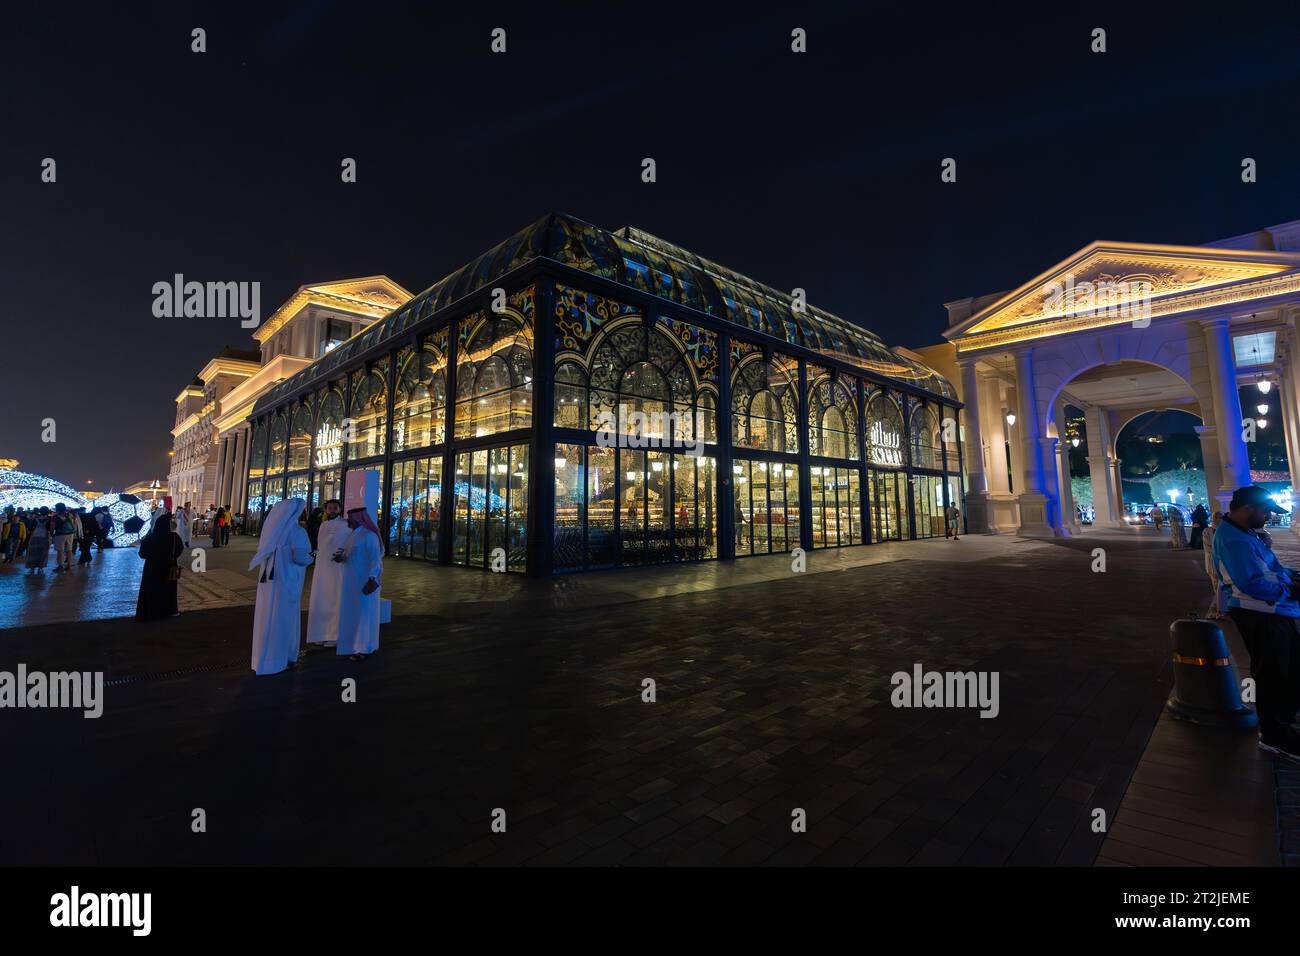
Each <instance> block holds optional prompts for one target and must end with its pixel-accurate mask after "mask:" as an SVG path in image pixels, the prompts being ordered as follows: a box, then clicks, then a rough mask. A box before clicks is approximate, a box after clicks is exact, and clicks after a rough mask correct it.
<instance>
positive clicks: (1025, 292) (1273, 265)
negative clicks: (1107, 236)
mask: <svg viewBox="0 0 1300 956" xmlns="http://www.w3.org/2000/svg"><path fill="white" fill-rule="evenodd" d="M1277 279H1288V280H1292V281H1290V282H1286V283H1282V284H1280V285H1279V284H1277V283H1272V282H1271V281H1270V280H1277ZM1274 286H1277V287H1276V288H1275V287H1274ZM1293 287H1294V288H1300V253H1295V252H1274V251H1252V250H1241V249H1216V248H1210V247H1204V246H1153V245H1139V244H1135V243H1121V242H1094V243H1091V244H1090V245H1088V246H1086V247H1085V248H1084V249H1082V250H1080V251H1079V252H1078V253H1076V254H1075V255H1073V256H1071V257H1069V258H1068V259H1066V260H1064V261H1063V262H1060V263H1058V264H1057V265H1055V266H1053V267H1052V268H1051V269H1049V270H1047V271H1046V272H1043V273H1041V274H1040V275H1038V276H1036V277H1034V278H1033V279H1031V280H1029V281H1028V282H1026V283H1025V284H1024V285H1022V286H1020V287H1019V288H1017V289H1015V290H1014V291H1012V292H1010V293H1008V294H1007V295H1005V296H1002V297H1001V298H999V299H997V300H996V301H994V302H992V303H991V304H989V305H988V306H986V307H985V308H983V309H981V310H979V311H978V312H976V313H975V314H973V315H971V316H970V317H969V318H967V319H965V320H963V321H961V322H959V323H957V324H956V325H954V326H952V327H951V328H950V329H948V331H947V332H945V333H944V334H945V336H946V337H947V338H948V339H950V340H952V341H954V342H956V343H957V347H958V348H959V349H975V348H985V347H990V346H996V345H1002V344H1008V343H1010V342H1015V341H1022V340H1025V339H1032V338H1041V337H1043V336H1047V335H1059V334H1063V333H1066V332H1074V331H1079V330H1081V329H1086V328H1095V327H1100V326H1105V325H1115V324H1120V323H1132V322H1134V321H1138V320H1141V319H1144V318H1151V317H1153V316H1157V315H1167V314H1170V313H1173V312H1179V311H1186V310H1189V309H1195V308H1203V307H1205V306H1206V305H1210V304H1214V303H1215V302H1225V303H1226V302H1232V301H1237V300H1239V299H1246V298H1251V297H1257V296H1258V297H1262V296H1266V295H1271V294H1277V293H1278V292H1280V291H1293ZM1234 290H1235V291H1236V292H1238V293H1240V295H1234V294H1233V293H1234Z"/></svg>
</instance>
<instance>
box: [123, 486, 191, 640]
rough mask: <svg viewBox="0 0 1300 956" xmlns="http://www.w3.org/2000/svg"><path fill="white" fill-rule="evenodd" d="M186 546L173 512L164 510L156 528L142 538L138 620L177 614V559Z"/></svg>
mask: <svg viewBox="0 0 1300 956" xmlns="http://www.w3.org/2000/svg"><path fill="white" fill-rule="evenodd" d="M183 548H184V545H182V544H181V536H180V535H178V534H177V533H176V532H175V531H174V530H172V516H171V512H170V511H164V512H163V513H162V514H160V515H159V516H158V520H157V521H155V522H154V523H153V530H152V531H150V532H149V534H148V535H146V536H145V537H144V538H142V539H141V540H140V557H141V558H142V559H143V560H144V573H143V574H141V575H140V599H139V600H138V601H136V603H135V619H136V620H137V621H153V620H157V619H159V618H164V617H176V616H177V615H178V614H180V610H179V609H178V608H177V606H176V584H177V581H178V579H179V572H178V566H177V564H176V559H177V558H179V557H180V554H181V551H182V549H183Z"/></svg>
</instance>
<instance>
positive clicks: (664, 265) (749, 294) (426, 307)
mask: <svg viewBox="0 0 1300 956" xmlns="http://www.w3.org/2000/svg"><path fill="white" fill-rule="evenodd" d="M537 258H547V259H552V260H554V261H555V262H560V263H563V264H564V265H568V266H572V267H574V268H576V269H581V270H582V271H583V272H589V273H591V274H593V275H598V276H601V277H603V278H605V279H609V280H612V281H614V282H618V283H620V284H622V285H626V286H631V287H632V288H634V289H640V290H641V291H643V292H647V293H649V294H651V295H656V296H659V297H661V298H664V299H668V300H670V301H673V302H677V303H679V304H681V305H686V306H690V307H692V308H695V309H698V310H700V311H701V312H704V313H707V314H709V315H713V316H717V317H718V318H721V319H726V320H729V321H731V322H733V323H735V324H736V325H739V326H742V327H744V328H747V329H751V330H753V331H755V332H762V333H764V334H766V335H770V336H773V337H774V338H777V339H781V340H783V341H786V342H789V343H791V344H792V345H800V346H803V347H804V348H808V349H812V350H813V351H817V352H823V353H825V354H827V355H831V356H834V357H835V358H838V359H840V360H842V361H845V362H849V363H852V364H854V365H857V366H859V367H860V368H864V369H868V370H870V371H872V372H875V373H876V374H878V375H883V376H886V377H888V378H891V379H894V380H895V381H898V382H906V383H907V384H909V385H913V386H915V387H917V388H922V389H925V390H926V391H929V392H932V393H933V394H936V395H942V396H944V397H947V398H952V399H955V398H956V397H957V393H956V392H955V390H954V389H953V387H952V385H951V384H950V383H949V382H948V381H947V380H946V379H944V378H943V376H941V375H939V374H938V373H937V372H935V371H934V370H933V369H931V368H929V367H928V366H926V365H923V364H922V363H920V362H917V361H915V360H913V359H910V358H908V357H906V356H903V355H899V354H897V353H895V352H893V351H891V350H890V349H889V347H888V346H887V345H885V343H884V342H883V341H882V340H881V339H880V338H879V337H878V336H877V335H876V334H875V333H874V332H869V331H868V330H866V329H864V328H862V327H861V326H858V325H854V324H853V323H851V322H846V321H845V320H843V319H841V318H839V317H838V316H835V315H832V314H831V313H829V312H826V311H824V310H822V309H818V308H816V307H815V306H811V305H810V306H806V307H805V309H804V310H803V311H802V312H801V313H796V312H795V310H794V304H793V299H792V298H791V296H790V295H789V294H788V293H785V292H780V291H778V290H776V289H773V288H771V287H769V286H766V285H763V284H762V283H761V282H757V281H755V280H754V279H751V278H749V277H748V276H744V275H741V274H740V273H738V272H733V271H731V270H730V269H728V268H726V267H725V266H720V265H718V264H717V263H715V262H711V261H709V260H708V259H703V258H701V257H699V256H697V255H695V254H694V253H693V252H689V251H687V250H686V249H683V248H681V247H680V246H675V245H673V244H672V243H669V242H665V241H664V240H663V239H659V238H657V237H656V236H652V235H650V234H649V233H647V232H642V231H641V230H640V229H635V228H633V227H631V226H625V227H624V228H622V229H619V230H618V231H617V232H609V231H607V230H604V229H601V228H599V227H597V226H593V225H591V224H590V223H587V222H583V221H582V220H581V219H575V218H573V217H572V216H566V215H564V214H562V213H551V214H550V215H548V216H544V217H543V218H541V219H539V220H537V221H536V222H535V223H533V224H532V225H530V226H528V227H526V228H524V229H521V230H520V231H519V232H517V233H515V234H514V235H513V236H511V237H510V238H509V239H506V240H505V241H504V242H501V243H499V244H498V245H496V246H495V247H493V248H492V249H490V250H488V251H487V252H485V253H484V254H483V255H481V256H479V257H478V258H477V259H475V260H474V261H472V262H470V263H469V264H468V265H466V266H464V267H463V268H461V269H459V270H457V271H456V272H453V273H452V274H451V275H449V276H447V277H446V278H445V279H442V280H441V281H440V282H436V283H434V284H433V285H432V286H430V287H429V288H428V289H426V290H425V291H423V292H421V293H420V294H419V295H417V296H415V297H414V298H413V299H411V300H410V301H409V302H407V303H406V304H405V305H403V306H401V307H400V308H397V309H395V310H394V311H392V312H390V313H389V314H388V315H387V316H385V317H384V318H383V319H380V320H379V321H378V322H376V323H375V324H374V325H372V326H370V327H369V328H368V329H366V330H365V331H363V332H361V333H359V334H357V335H355V336H353V337H352V338H350V339H348V341H346V342H344V343H343V344H342V345H340V346H338V347H337V348H335V349H334V350H333V351H331V352H330V353H328V354H327V355H325V356H324V357H323V358H321V359H320V360H319V361H316V362H314V363H312V364H311V365H309V366H308V367H307V368H305V369H303V370H302V371H301V372H299V373H298V374H297V375H295V376H293V377H292V378H289V379H286V380H285V381H283V382H281V383H280V384H278V385H276V386H275V387H274V388H273V389H271V390H270V391H268V392H267V393H266V394H265V395H263V396H262V397H261V398H260V399H258V401H257V404H256V407H255V408H254V412H255V413H256V412H259V411H261V410H262V409H264V408H267V407H269V406H272V405H276V404H278V403H279V402H280V401H281V400H283V399H284V398H286V397H288V396H289V395H290V394H292V393H295V392H297V391H298V390H300V389H301V388H303V387H305V386H307V385H309V384H314V383H316V382H318V381H320V380H324V379H328V378H331V377H334V376H335V375H336V373H337V372H338V371H339V370H341V369H343V368H345V367H346V366H348V365H349V364H350V363H351V361H352V360H353V359H354V358H355V357H356V356H358V355H360V354H362V353H364V352H368V351H369V350H370V349H371V348H373V347H374V346H376V345H378V344H379V343H381V342H384V341H387V340H389V339H392V338H395V337H397V336H400V335H401V334H402V333H403V332H405V331H406V330H407V329H409V328H410V327H411V326H412V325H413V324H415V323H417V322H421V321H423V320H424V319H427V318H428V317H429V316H431V315H433V314H434V313H435V312H438V311H440V310H441V309H443V308H446V307H447V306H449V305H451V304H452V303H454V302H456V301H458V300H459V299H462V298H464V297H465V296H467V295H469V294H470V293H472V292H475V291H476V290H478V289H481V288H483V287H484V286H486V285H488V284H489V283H491V282H492V281H494V280H495V279H497V278H498V277H500V276H503V275H505V274H506V273H507V272H510V271H511V270H512V269H515V268H517V267H518V266H521V265H523V264H524V263H526V262H529V261H530V260H532V259H537Z"/></svg>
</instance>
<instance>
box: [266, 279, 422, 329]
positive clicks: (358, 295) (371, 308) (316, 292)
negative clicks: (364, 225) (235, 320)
mask: <svg viewBox="0 0 1300 956" xmlns="http://www.w3.org/2000/svg"><path fill="white" fill-rule="evenodd" d="M411 296H412V293H411V292H410V291H408V290H407V289H404V288H402V287H401V286H400V285H398V284H397V283H396V282H394V281H393V280H392V279H390V278H388V277H387V276H366V277H364V278H360V279H338V280H336V281H333V282H315V283H312V284H311V285H304V286H299V287H298V291H297V292H295V293H294V294H293V295H292V296H290V297H289V299H288V301H286V302H285V303H284V304H283V305H281V306H280V307H279V308H278V309H276V310H275V312H274V313H272V314H271V316H270V317H269V318H267V320H266V321H265V322H263V323H262V324H261V325H260V326H258V328H257V331H256V332H254V333H253V338H255V339H257V341H259V342H265V341H266V340H267V339H269V338H270V337H271V336H272V335H274V334H275V333H276V332H278V331H279V330H280V329H282V328H283V327H284V326H285V324H286V323H287V322H289V321H290V320H291V319H293V317H294V316H295V315H297V314H298V313H299V312H301V311H302V310H303V309H305V308H306V307H307V306H309V305H318V306H323V307H325V308H328V309H337V310H338V311H340V312H349V313H351V314H353V315H362V316H366V317H368V318H372V319H379V318H382V317H383V316H385V315H387V314H388V313H389V312H392V311H393V310H394V309H396V308H398V307H399V306H401V305H403V304H404V303H406V302H407V301H408V300H409V299H410V298H411Z"/></svg>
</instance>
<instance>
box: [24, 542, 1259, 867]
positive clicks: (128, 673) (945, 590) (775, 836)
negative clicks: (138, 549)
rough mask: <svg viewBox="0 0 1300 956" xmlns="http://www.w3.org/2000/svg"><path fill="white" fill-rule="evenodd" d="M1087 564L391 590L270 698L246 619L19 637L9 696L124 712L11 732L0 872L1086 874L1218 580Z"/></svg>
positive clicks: (1118, 554) (1066, 561) (1131, 564)
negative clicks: (223, 867) (1101, 811)
mask: <svg viewBox="0 0 1300 956" xmlns="http://www.w3.org/2000/svg"><path fill="white" fill-rule="evenodd" d="M1098 540H1100V539H1098ZM1088 543H1089V542H1087V541H1077V542H1072V543H1067V544H1065V545H1064V546H1062V545H1055V544H1050V543H1043V542H1028V541H1023V540H1019V539H1013V538H964V539H963V540H962V541H961V542H959V543H953V542H944V541H934V542H914V543H909V544H904V545H897V546H889V547H888V548H884V547H882V548H861V549H854V550H853V551H850V552H845V553H840V554H834V555H823V556H817V555H814V558H815V559H816V558H818V557H820V558H822V560H821V561H816V560H815V561H814V566H815V567H819V568H822V569H826V572H825V573H810V574H804V575H795V574H791V573H790V572H789V567H788V562H787V561H786V559H784V558H775V559H770V558H769V559H752V558H751V559H747V560H744V561H739V562H736V564H735V565H734V566H732V567H723V566H718V567H717V568H712V569H707V570H706V571H705V577H711V583H710V586H704V585H702V584H701V583H700V574H699V571H700V569H689V568H670V569H660V570H659V571H636V572H629V573H627V574H622V573H613V574H605V575H589V576H584V577H583V578H582V579H577V578H564V579H560V580H558V581H556V582H530V581H527V580H525V579H522V578H509V579H507V578H503V577H502V576H491V575H482V574H477V573H475V572H468V571H463V570H460V569H438V568H426V567H414V568H412V569H411V570H410V571H408V570H406V569H405V568H402V569H398V573H400V574H401V575H407V574H408V573H409V574H412V576H411V577H409V578H405V577H404V578H403V579H402V580H400V581H399V580H398V573H393V572H388V573H387V574H386V577H387V578H388V580H387V581H386V584H387V585H388V586H389V593H390V596H393V597H394V600H395V602H396V603H395V611H397V613H398V616H397V617H396V618H395V620H394V622H393V624H392V625H389V626H386V627H385V629H384V633H383V637H382V642H383V645H382V648H381V651H380V653H379V654H378V655H376V656H375V657H374V658H373V659H371V660H369V661H366V662H363V663H361V664H352V663H350V662H347V661H345V660H339V659H338V658H336V657H335V656H334V655H333V654H331V653H328V652H324V651H311V652H308V654H307V656H306V658H305V659H304V661H303V663H302V664H301V665H300V666H299V668H298V669H296V670H295V671H291V672H287V673H285V674H282V675H277V676H275V677H266V678H255V677H253V676H252V675H251V673H249V672H248V671H247V670H246V668H247V655H248V636H247V635H248V630H249V626H250V621H251V608H249V607H247V606H237V607H224V608H215V609H212V610H206V611H201V612H194V613H189V614H186V615H184V616H183V617H181V618H177V619H173V620H172V621H167V622H157V623H155V624H143V625H140V624H136V623H135V622H123V621H111V620H100V621H88V622H84V623H80V624H76V625H53V626H49V627H25V628H19V629H12V630H8V631H0V667H11V666H12V665H13V664H14V663H16V662H17V661H20V660H21V661H24V662H26V663H27V664H28V666H29V667H33V668H35V667H45V668H47V669H54V668H71V667H77V668H102V669H104V670H105V671H106V672H107V675H108V677H109V679H110V680H112V681H115V683H113V684H112V685H111V686H110V687H109V688H108V690H107V695H106V696H107V703H106V712H105V715H104V717H102V718H101V719H99V720H83V719H82V718H81V717H80V716H79V715H76V714H71V713H68V712H51V711H30V710H28V711H8V712H6V713H4V714H3V723H0V738H2V739H0V744H2V745H3V747H4V750H5V752H6V754H7V763H8V765H9V766H11V767H17V768H21V769H20V770H19V771H18V772H16V773H14V774H13V775H12V777H11V783H10V784H9V785H7V786H6V787H4V788H0V813H3V815H4V818H5V819H7V820H20V821H23V825H22V826H19V827H12V828H7V829H6V830H4V831H0V862H9V863H38V862H40V863H156V864H186V863H235V862H241V863H321V864H329V863H379V862H391V863H437V864H471V863H472V864H490V865H512V864H520V863H526V864H537V865H547V864H577V865H609V864H624V865H637V864H661V863H671V864H769V865H780V864H795V865H803V864H815V865H837V864H839V865H844V864H880V865H941V864H961V865H970V864H993V865H1036V864H1085V865H1086V864H1090V863H1092V862H1093V861H1094V859H1095V858H1096V856H1097V854H1098V850H1099V848H1100V846H1101V841H1102V837H1101V836H1099V835H1097V834H1093V833H1092V832H1091V829H1090V827H1089V825H1088V824H1089V821H1090V818H1091V817H1090V813H1091V810H1092V809H1093V808H1095V807H1099V806H1100V807H1103V808H1105V809H1106V810H1107V813H1108V815H1110V816H1111V817H1112V818H1113V817H1114V814H1115V810H1116V808H1117V807H1118V806H1119V803H1120V800H1121V798H1122V796H1123V795H1124V793H1125V791H1126V789H1127V788H1128V786H1129V782H1130V778H1131V776H1132V775H1133V773H1134V769H1135V767H1137V766H1138V762H1139V759H1140V758H1141V756H1142V754H1143V751H1144V748H1145V747H1146V744H1147V739H1148V737H1149V736H1150V733H1151V730H1152V728H1153V727H1154V726H1155V724H1156V720H1157V718H1158V716H1159V714H1160V711H1161V706H1162V704H1163V701H1164V698H1165V696H1166V695H1167V692H1168V687H1169V679H1170V678H1169V674H1170V669H1169V663H1168V637H1167V628H1168V623H1169V621H1170V620H1171V619H1172V618H1173V617H1175V616H1177V615H1178V614H1179V613H1180V612H1182V611H1183V610H1185V608H1186V607H1187V606H1189V602H1191V601H1193V600H1195V598H1196V596H1197V595H1199V592H1200V590H1201V589H1202V587H1203V578H1202V572H1201V570H1200V567H1199V564H1198V561H1199V555H1196V556H1192V555H1190V554H1187V553H1181V554H1180V553H1172V552H1169V551H1168V550H1167V549H1165V548H1163V547H1162V546H1161V543H1160V542H1156V541H1154V540H1150V541H1148V540H1146V539H1143V538H1141V537H1130V538H1128V539H1126V540H1125V541H1124V542H1116V547H1115V549H1114V551H1113V553H1112V554H1111V556H1110V561H1109V567H1108V571H1107V573H1106V574H1094V573H1092V572H1091V570H1090V565H1091V557H1090V555H1089V553H1088V550H1087V549H1086V548H1085V547H1083V546H1084V545H1087V544H1088ZM968 545H969V547H968ZM235 551H237V549H231V552H232V554H231V555H230V557H231V558H232V559H233V558H235V557H237V555H235V554H234V553H233V552H235ZM872 552H874V553H872ZM245 561H246V558H245ZM214 564H218V562H214ZM396 564H404V563H400V562H399V563H396ZM396 564H390V567H396ZM408 567H409V565H408ZM219 569H220V568H218V570H219ZM414 571H418V572H419V573H420V575H423V577H420V578H417V577H415V576H413V572H414ZM683 572H695V579H694V581H693V582H692V580H690V575H689V574H684V573H683ZM598 579H599V580H598ZM231 581H232V583H234V582H233V579H231ZM8 585H9V582H8V581H5V582H4V586H6V587H7V586H8ZM232 590H233V589H232ZM503 594H504V595H505V596H504V597H503V596H502V595H503ZM915 662H921V663H922V664H923V665H924V667H925V668H927V669H934V670H957V669H961V670H968V669H975V670H996V671H997V672H998V673H999V674H1000V691H1001V712H1000V714H999V716H998V717H997V718H996V719H991V720H988V719H981V718H980V717H979V716H978V714H977V713H976V712H975V711H973V710H952V709H928V710H927V709H898V708H894V707H893V706H891V704H890V691H891V685H890V676H891V675H892V674H893V673H894V672H895V671H899V670H910V669H911V667H912V665H913V663H915ZM347 677H352V678H355V679H356V681H357V701H356V703H343V702H342V701H341V682H342V681H343V679H344V678H347ZM646 678H651V679H653V680H654V681H655V682H656V692H657V700H656V701H655V702H654V703H644V702H642V699H641V692H642V681H643V680H644V679H646ZM196 807H201V808H203V809H204V810H205V811H206V813H207V819H208V832H207V833H206V834H194V833H192V832H191V831H190V819H191V811H192V810H193V809H194V808H196ZM494 808H502V809H504V810H505V811H506V821H507V830H506V832H505V833H493V832H492V831H491V828H490V821H491V814H492V811H493V810H494ZM795 808H802V809H803V810H805V811H806V813H807V819H808V829H807V832H806V833H794V832H792V830H791V826H790V821H791V813H792V811H793V810H794V809H795ZM1265 823H1266V825H1267V826H1271V825H1272V820H1271V819H1270V820H1268V821H1265Z"/></svg>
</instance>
